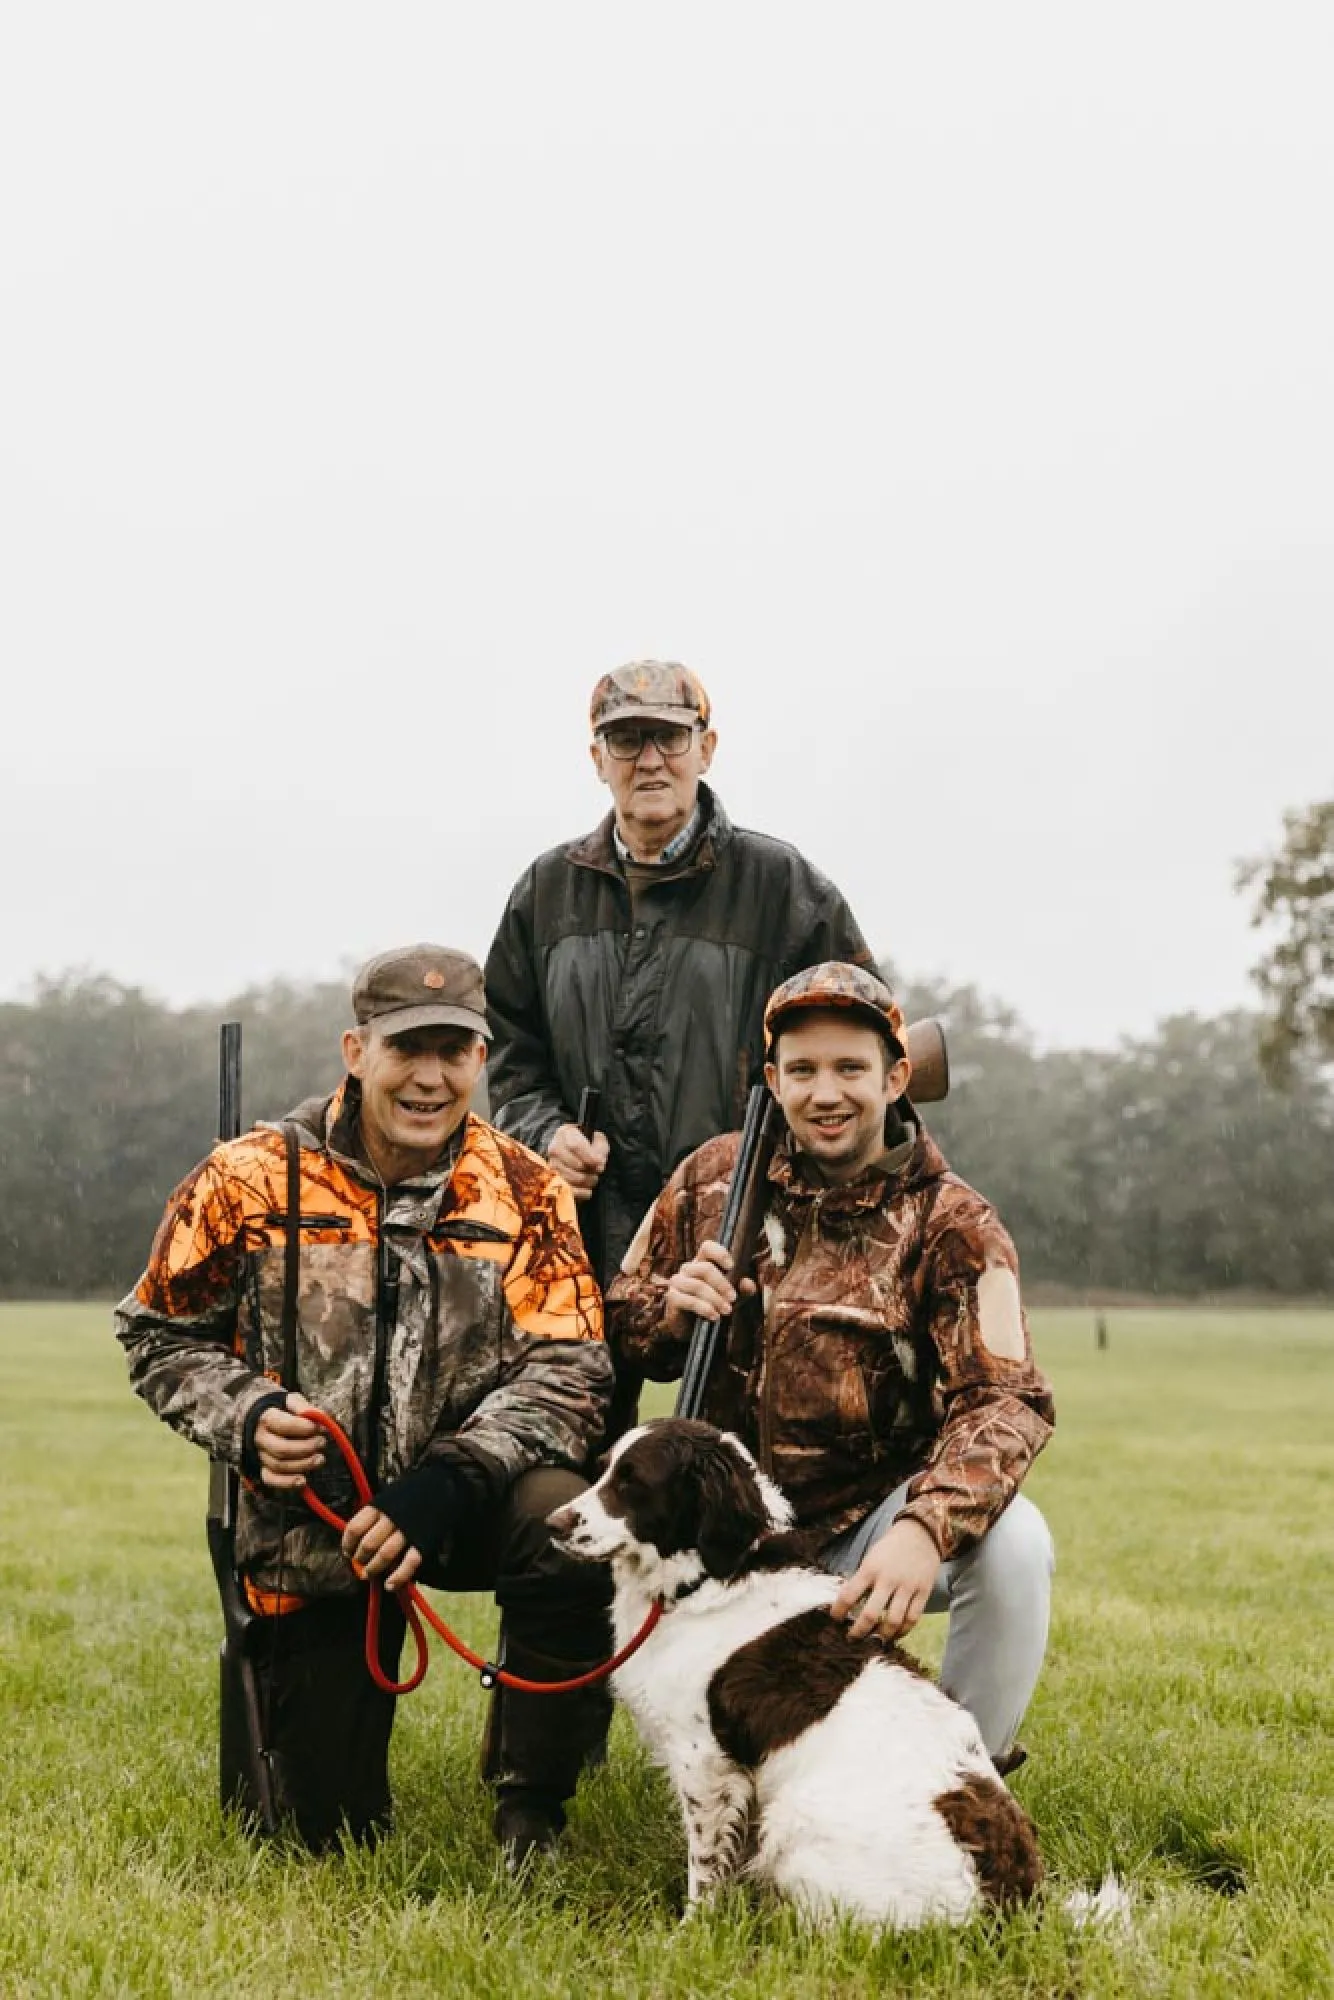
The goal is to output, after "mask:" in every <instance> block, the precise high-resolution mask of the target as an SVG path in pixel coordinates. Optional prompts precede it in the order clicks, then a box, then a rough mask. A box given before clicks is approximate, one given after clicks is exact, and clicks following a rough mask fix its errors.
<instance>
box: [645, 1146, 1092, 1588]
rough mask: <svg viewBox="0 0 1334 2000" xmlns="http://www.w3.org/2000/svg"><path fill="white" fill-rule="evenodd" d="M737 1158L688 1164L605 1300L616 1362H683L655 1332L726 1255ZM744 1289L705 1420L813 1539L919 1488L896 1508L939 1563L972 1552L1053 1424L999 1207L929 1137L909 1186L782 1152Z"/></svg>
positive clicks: (674, 1367) (663, 1373)
mask: <svg viewBox="0 0 1334 2000" xmlns="http://www.w3.org/2000/svg"><path fill="white" fill-rule="evenodd" d="M738 1144H739V1138H738V1135H737V1134H736V1133H732V1134H730V1135H728V1136H725V1137H723V1138H720V1139H713V1140H711V1141H710V1142H709V1144H708V1145H705V1146H701V1147H700V1149H699V1151H698V1152H696V1153H692V1154H691V1156H690V1158H689V1159H688V1160H684V1161H683V1162H682V1163H681V1166H680V1167H679V1168H678V1169H677V1171H676V1173H675V1174H673V1176H672V1178H671V1180H670V1182H669V1183H668V1185H667V1186H666V1188H664V1190H663V1192H662V1194H661V1195H660V1196H659V1198H658V1200H657V1202H656V1204H655V1206H654V1208H653V1209H652V1211H651V1212H650V1215H649V1216H648V1217H647V1218H646V1221H645V1224H644V1227H643V1229H642V1230H641V1232H640V1235H639V1236H638V1237H637V1238H636V1240H635V1243H634V1244H633V1245H632V1246H631V1248H630V1251H629V1252H628V1253H627V1256H626V1260H625V1261H626V1270H625V1271H624V1272H623V1273H622V1275H621V1276H620V1277H618V1278H617V1279H616V1281H615V1283H614V1284H613V1285H612V1286H611V1288H610V1290H609V1292H608V1294H607V1315H608V1332H609V1338H610V1340H611V1343H612V1346H613V1349H614V1350H615V1351H616V1352H617V1353H618V1354H624V1355H625V1357H626V1358H627V1359H628V1360H630V1361H632V1362H633V1363H634V1364H635V1365H636V1366H638V1367H640V1368H643V1369H644V1370H645V1372H646V1373H648V1374H649V1375H651V1376H656V1377H658V1378H659V1379H660V1380H672V1379H674V1378H675V1377H677V1376H679V1375H680V1374H681V1372H682V1369H683V1367H684V1365H685V1354H686V1341H685V1339H684V1337H681V1336H678V1335H677V1334H676V1333H675V1332H673V1331H672V1330H670V1329H669V1328H668V1327H666V1326H665V1325H664V1310H665V1295H666V1290H667V1285H668V1281H669V1280H670V1279H671V1278H672V1276H673V1275H674V1274H675V1272H676V1271H677V1270H679V1268H680V1267H681V1265H682V1264H684V1263H686V1262H688V1261H689V1259H690V1258H691V1257H693V1256H694V1254H695V1252H696V1250H697V1248H698V1246H699V1245H700V1244H701V1243H703V1242H704V1241H705V1240H706V1239H707V1238H709V1237H712V1238H714V1239H716V1238H717V1236H718V1233H719V1226H720V1223H721V1220H722V1211H723V1205H724V1202H725V1200H726V1197H727V1190H728V1186H729V1184H730V1180H731V1175H732V1169H733V1166H734V1164H735V1161H736V1155H737V1148H738ZM636 1260H638V1261H637V1262H636ZM751 1275H752V1276H753V1277H754V1278H755V1280H756V1282H757V1285H758V1286H759V1292H758V1295H757V1296H755V1297H752V1298H748V1299H747V1298H743V1299H741V1300H740V1301H739V1302H738V1306H737V1309H736V1311H735V1312H734V1314H733V1317H732V1322H731V1327H730V1330H729V1336H728V1342H727V1347H726V1352H725V1355H724V1356H722V1357H721V1358H720V1360H719V1361H718V1363H717V1364H716V1365H715V1368H714V1372H713V1377H712V1379H711V1381H710V1383H709V1386H708V1390H707V1392H706V1397H705V1405H704V1411H703V1414H704V1415H705V1416H706V1417H707V1418H708V1419H709V1420H710V1421H711V1422H713V1423H716V1424H720V1425H722V1426H723V1427H724V1428H725V1429H729V1430H734V1431H736V1432H737V1433H738V1434H739V1435H740V1436H741V1437H742V1438H743V1439H744V1440H745V1442H746V1444H747V1445H749V1447H750V1449H751V1450H752V1451H753V1452H754V1453H755V1455H756V1457H757V1458H758V1459H759V1461H760V1463H761V1465H762V1466H763V1467H764V1468H765V1470H766V1471H767V1472H769V1473H771V1474H772V1476H773V1477H774V1478H775V1479H776V1480H777V1481H778V1483H779V1485H780V1486H781V1487H782V1488H783V1491H784V1492H785V1493H786V1494H787V1496H788V1498H789V1499H790V1500H791V1502H792V1504H793V1506H794V1508H795V1509H796V1514H797V1521H798V1524H799V1525H800V1526H802V1527H805V1528H811V1529H814V1530H817V1531H818V1532H819V1533H820V1534H821V1535H823V1536H825V1537H829V1536H833V1535H836V1534H840V1533H841V1532H842V1531H843V1530H844V1529H845V1528H848V1527H850V1526H851V1525H852V1524H853V1522H855V1521H857V1520H860V1519H861V1518H862V1517H863V1516H864V1515H865V1514H866V1513H867V1512H868V1511H869V1510H870V1508H871V1507H873V1506H875V1505H877V1504H878V1503H879V1502H880V1501H881V1500H883V1499H884V1498H885V1496H886V1495H887V1494H888V1493H890V1492H891V1491H892V1490H893V1488H894V1487H895V1486H897V1485H899V1484H900V1482H901V1481H903V1480H905V1479H908V1480H911V1482H912V1483H911V1485H910V1487H909V1490H908V1499H907V1504H906V1505H905V1507H904V1510H903V1511H904V1513H905V1514H907V1515H908V1516H909V1518H910V1519H913V1520H916V1521H920V1523H921V1524H922V1526H923V1527H924V1528H925V1529H926V1530H927V1531H928V1533H929V1534H930V1535H931V1537H932V1539H933V1540H934V1541H935V1543H936V1545H937V1547H938V1548H939V1550H940V1552H941V1555H942V1557H944V1558H946V1559H948V1558H949V1557H952V1556H956V1555H959V1554H961V1553H962V1552H963V1551H964V1550H965V1549H967V1548H968V1547H970V1546H971V1545H972V1544H973V1543H974V1542H976V1541H977V1540H978V1539H979V1538H980V1537H981V1536H982V1535H984V1534H985V1533H986V1531H987V1529H988V1528H989V1527H990V1526H991V1524H992V1523H993V1522H994V1521H995V1520H996V1518H997V1517H998V1515H999V1514H1000V1513H1001V1511H1002V1509H1003V1508H1004V1507H1005V1506H1006V1504H1007V1502H1008V1501H1009V1500H1010V1499H1011V1498H1012V1497H1013V1495H1014V1493H1015V1491H1016V1489H1017V1488H1018V1485H1019V1482H1020V1481H1021V1480H1022V1478H1023V1477H1024V1474H1025V1473H1026V1472H1027V1470H1028V1468H1029V1466H1030V1465H1031V1464H1032V1462H1033V1460H1034V1458H1036V1456H1037V1454H1038V1453H1039V1452H1040V1451H1041V1449H1042V1447H1043V1445H1044V1444H1045V1443H1046V1441H1047V1439H1048V1437H1049V1436H1050V1434H1051V1427H1052V1422H1053V1410H1052V1401H1051V1392H1050V1389H1049V1387H1048V1384H1047V1382H1046V1380H1045V1378H1044V1377H1043V1376H1042V1374H1041V1373H1040V1372H1039V1370H1038V1369H1037V1367H1036V1366H1035V1365H1034V1361H1033V1353H1032V1348H1031V1345H1030V1342H1029V1336H1028V1326H1027V1322H1026V1320H1025V1318H1024V1313H1023V1308H1022V1306H1021V1304H1020V1299H1019V1267H1018V1263H1017V1260H1016V1258H1015V1252H1014V1246H1013V1244H1012V1243H1011V1241H1010V1238H1009V1236H1008V1235H1007V1233H1006V1231H1005V1229H1004V1228H1003V1227H1002V1225H1001V1222H1000V1220H999V1218H998V1217H997V1215H996V1212H995V1210H994V1209H993V1208H992V1207H991V1205H990V1204H989V1203H988V1202H987V1201H985V1200H984V1199H983V1198H982V1196H981V1195H979V1194H977V1193H975V1192H974V1190H973V1189H972V1188H970V1187H969V1186H968V1185H967V1183H966V1182H964V1181H961V1180H960V1179H959V1177H958V1176H957V1174H953V1173H951V1172H950V1170H949V1168H948V1167H947V1165H946V1164H945V1160H944V1158H943V1156H942V1154H941V1152H940V1149H939V1147H938V1146H937V1145H936V1143H935V1141H934V1140H933V1139H932V1138H931V1137H930V1136H929V1135H928V1134H927V1133H926V1132H925V1131H922V1130H920V1129H919V1130H918V1132H917V1135H916V1139H915V1141H914V1143H913V1148H912V1152H911V1154H910V1156H909V1158H908V1160H907V1162H906V1164H905V1165H904V1166H903V1167H902V1168H901V1170H900V1171H899V1172H898V1173H895V1174H891V1175H887V1174H885V1173H884V1172H882V1171H880V1170H878V1169H875V1168H873V1169H871V1170H870V1171H869V1172H868V1173H866V1174H863V1175H862V1176H861V1177H860V1178H859V1179H858V1180H856V1181H854V1182H852V1183H850V1184H849V1185H847V1186H842V1187H835V1186H831V1185H828V1184H826V1183H824V1182H823V1181H817V1180H815V1179H813V1178H808V1177H807V1174H806V1172H805V1171H804V1167H803V1162H802V1159H801V1156H800V1155H799V1154H795V1153H793V1152H792V1151H790V1150H789V1142H787V1141H786V1140H785V1141H784V1143H783V1144H782V1145H780V1147H779V1149H778V1151H777V1152H776V1154H775V1155H774V1159H773V1161H772V1163H771V1165H770V1169H769V1192H768V1202H767V1207H766V1211H765V1216H764V1223H763V1227H762V1229H761V1231H760V1237H759V1243H758V1248H757V1250H756V1253H755V1257H754V1260H753V1262H752V1265H751Z"/></svg>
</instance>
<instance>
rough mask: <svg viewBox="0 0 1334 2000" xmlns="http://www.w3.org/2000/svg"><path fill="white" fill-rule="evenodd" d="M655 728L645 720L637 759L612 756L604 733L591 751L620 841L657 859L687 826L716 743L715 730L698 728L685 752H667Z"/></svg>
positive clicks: (647, 857) (636, 853) (633, 851)
mask: <svg viewBox="0 0 1334 2000" xmlns="http://www.w3.org/2000/svg"><path fill="white" fill-rule="evenodd" d="M629 720H630V721H633V720H634V718H630V719H629ZM627 726H628V724H627ZM655 726H658V725H655V724H654V723H653V722H652V721H645V722H644V723H643V724H642V728H643V730H644V732H645V734H644V741H643V745H642V747H641V749H640V752H639V755H638V756H637V757H635V758H623V757H613V756H612V754H611V752H610V750H608V748H607V746H606V744H605V743H604V742H603V741H602V739H601V737H600V736H599V737H595V738H594V739H593V742H592V744H591V746H590V751H589V754H590V755H591V757H592V759H593V765H594V768H595V769H596V771H597V774H598V776H599V778H601V780H602V782H603V784H604V785H605V786H606V787H607V789H608V791H609V792H610V793H611V796H612V802H613V804H614V805H615V808H616V824H617V826H618V828H619V829H620V834H621V839H622V840H623V841H624V842H625V844H626V846H627V847H628V848H629V850H630V852H631V854H633V855H634V857H635V859H636V860H640V861H651V860H654V859H655V858H656V857H657V856H658V855H659V854H661V852H662V850H663V848H664V847H666V845H667V843H668V841H669V840H672V839H674V838H675V836H676V835H677V834H678V833H679V832H680V831H681V829H682V827H683V826H685V825H686V823H687V821H688V820H689V818H690V815H691V813H693V812H694V810H695V798H696V795H697V794H698V791H699V781H700V779H701V778H702V777H703V776H704V773H705V772H706V771H707V770H708V768H709V766H710V764H711V763H712V762H713V753H714V750H715V748H716V747H717V743H718V738H717V735H716V734H715V732H714V731H713V730H712V729H699V728H695V729H693V730H692V731H691V736H690V743H689V746H688V747H687V748H686V749H685V750H682V751H679V752H677V753H675V754H673V755H671V756H664V754H663V752H662V751H661V750H660V749H659V748H658V746H657V744H656V743H655V742H654V741H653V739H652V736H651V734H649V732H650V731H652V730H653V728H654V727H655Z"/></svg>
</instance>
